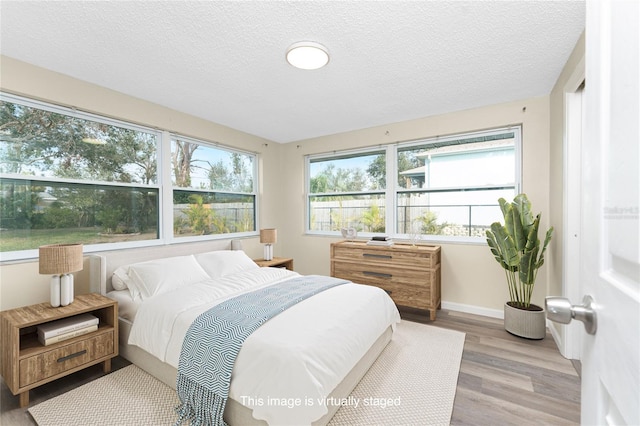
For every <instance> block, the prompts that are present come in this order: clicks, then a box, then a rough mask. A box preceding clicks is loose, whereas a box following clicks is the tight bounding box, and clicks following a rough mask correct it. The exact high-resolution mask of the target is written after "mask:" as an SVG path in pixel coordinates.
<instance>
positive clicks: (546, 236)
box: [536, 226, 553, 268]
mask: <svg viewBox="0 0 640 426" xmlns="http://www.w3.org/2000/svg"><path fill="white" fill-rule="evenodd" d="M552 234H553V226H552V227H551V228H549V230H548V231H547V234H546V235H545V237H544V244H543V245H542V251H541V252H540V259H539V260H538V263H537V264H536V268H539V267H541V266H542V265H543V264H544V252H545V251H547V245H549V242H550V241H551V235H552Z"/></svg>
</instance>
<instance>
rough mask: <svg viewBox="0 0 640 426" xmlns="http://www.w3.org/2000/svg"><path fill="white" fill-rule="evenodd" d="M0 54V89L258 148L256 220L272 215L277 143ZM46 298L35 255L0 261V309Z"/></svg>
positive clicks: (82, 277)
mask: <svg viewBox="0 0 640 426" xmlns="http://www.w3.org/2000/svg"><path fill="white" fill-rule="evenodd" d="M0 59H1V62H0V75H2V80H1V81H0V88H1V89H2V91H5V92H8V93H13V94H16V95H22V96H25V97H29V98H32V99H38V100H43V101H47V102H51V103H55V104H58V105H63V106H69V107H75V108H77V109H78V110H83V111H88V112H92V113H96V114H100V115H103V116H107V117H112V118H116V119H122V120H126V121H129V122H134V123H138V124H142V125H145V126H149V127H154V128H157V129H160V130H168V131H171V132H176V133H180V134H182V135H186V136H191V137H194V138H199V139H203V140H207V141H212V142H219V143H220V144H222V145H227V146H232V147H236V148H240V149H244V150H248V151H251V152H257V153H260V156H259V161H260V170H261V180H260V182H262V186H261V187H260V188H259V191H260V197H259V198H260V200H259V202H260V205H261V208H262V210H261V213H262V214H261V217H260V218H259V221H261V222H269V221H268V220H267V219H264V218H265V217H277V209H278V203H277V201H278V200H277V198H275V197H274V199H271V198H270V197H269V196H264V195H265V194H264V191H265V188H274V187H276V186H277V182H278V181H279V176H278V174H277V173H269V172H268V171H269V170H272V168H271V167H270V163H272V162H275V161H277V158H278V149H279V148H280V147H279V146H278V144H272V143H270V142H269V141H267V140H265V139H261V138H258V137H256V136H253V135H249V134H246V133H243V132H239V131H237V130H234V129H230V128H228V127H225V126H221V125H219V124H215V123H212V122H209V121H206V120H202V119H199V118H197V117H194V116H190V115H187V114H183V113H180V112H177V111H173V110H171V109H168V108H165V107H162V106H159V105H156V104H152V103H149V102H145V101H142V100H140V99H136V98H133V97H131V96H128V95H125V94H122V93H119V92H115V91H113V90H108V89H105V88H103V87H99V86H96V85H93V84H90V83H86V82H83V81H80V80H77V79H74V78H71V77H68V76H65V75H62V74H59V73H55V72H52V71H49V70H45V69H43V68H39V67H35V66H32V65H29V64H26V63H24V62H21V61H17V60H14V59H11V58H7V57H6V56H2V57H0ZM274 147H275V149H274ZM265 171H267V172H266V173H265ZM244 246H245V247H246V249H247V250H246V251H247V253H248V254H249V255H250V256H252V257H260V256H262V249H261V247H260V246H259V244H258V243H257V238H250V239H247V240H246V242H245V244H244ZM85 263H86V260H85ZM87 271H88V269H87V268H85V269H84V270H83V271H81V272H79V273H76V274H75V276H76V293H77V294H79V293H82V292H87V291H88V289H89V284H88V272H87ZM48 300H49V277H48V276H43V275H39V274H38V263H37V260H32V261H26V262H17V263H6V262H5V263H3V264H2V265H1V266H0V310H4V309H10V308H14V307H18V306H24V305H28V304H33V303H40V302H46V301H48Z"/></svg>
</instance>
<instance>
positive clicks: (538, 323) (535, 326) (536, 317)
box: [504, 302, 547, 340]
mask: <svg viewBox="0 0 640 426" xmlns="http://www.w3.org/2000/svg"><path fill="white" fill-rule="evenodd" d="M531 306H532V307H534V308H537V309H539V310H525V309H518V308H514V307H512V306H510V305H509V304H508V302H507V303H505V304H504V329H505V330H507V331H508V332H509V333H511V334H513V335H515V336H518V337H524V338H527V339H538V340H539V339H544V336H546V335H547V324H546V312H545V310H544V309H543V308H541V307H539V306H537V305H533V304H532V305H531Z"/></svg>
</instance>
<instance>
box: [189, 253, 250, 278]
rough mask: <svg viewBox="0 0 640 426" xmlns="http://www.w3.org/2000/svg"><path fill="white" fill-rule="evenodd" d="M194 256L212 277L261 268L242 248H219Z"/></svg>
mask: <svg viewBox="0 0 640 426" xmlns="http://www.w3.org/2000/svg"><path fill="white" fill-rule="evenodd" d="M194 256H195V258H196V260H197V261H198V263H199V264H200V266H202V269H204V270H205V271H206V272H207V274H209V276H210V277H211V278H217V277H222V276H225V275H229V274H234V273H236V272H241V271H246V270H247V269H257V268H259V266H258V265H257V264H256V263H255V262H254V261H253V260H251V258H250V257H249V256H247V254H246V253H245V252H243V251H242V250H218V251H210V252H207V253H200V254H196V255H194Z"/></svg>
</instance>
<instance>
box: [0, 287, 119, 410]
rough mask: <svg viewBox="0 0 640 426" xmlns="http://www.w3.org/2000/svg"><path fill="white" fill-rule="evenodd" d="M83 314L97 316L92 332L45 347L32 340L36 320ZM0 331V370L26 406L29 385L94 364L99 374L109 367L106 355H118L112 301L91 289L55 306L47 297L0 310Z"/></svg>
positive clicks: (35, 335) (44, 381)
mask: <svg viewBox="0 0 640 426" xmlns="http://www.w3.org/2000/svg"><path fill="white" fill-rule="evenodd" d="M84 313H90V314H92V315H94V316H96V317H98V320H99V323H98V329H97V330H96V331H93V332H91V333H87V334H83V335H81V336H77V337H73V338H70V339H68V340H63V341H61V342H57V343H53V344H51V345H48V346H44V345H42V344H41V343H40V342H39V341H38V333H37V329H36V327H37V326H38V325H41V324H45V323H48V322H51V321H55V320H59V319H62V318H68V317H73V316H75V315H79V314H84ZM0 333H1V337H0V338H1V341H2V349H1V351H2V353H1V354H0V372H1V373H2V377H4V380H5V383H6V384H7V386H8V387H9V389H10V390H11V393H13V394H14V395H20V407H26V406H27V405H29V390H30V389H33V388H35V387H38V386H40V385H42V384H45V383H48V382H50V381H53V380H56V379H59V378H61V377H64V376H66V375H68V374H71V373H75V372H76V371H79V370H82V369H83V368H86V367H89V366H91V365H95V364H98V363H102V369H103V371H104V372H105V373H108V372H110V371H111V358H113V357H115V356H117V355H118V303H117V302H116V301H114V300H112V299H109V298H107V297H105V296H102V295H100V294H97V293H92V294H82V295H78V296H76V297H75V300H74V301H73V303H71V304H70V305H67V306H63V307H60V308H52V307H51V304H49V302H47V303H40V304H37V305H32V306H25V307H22V308H16V309H10V310H7V311H2V312H0Z"/></svg>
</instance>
